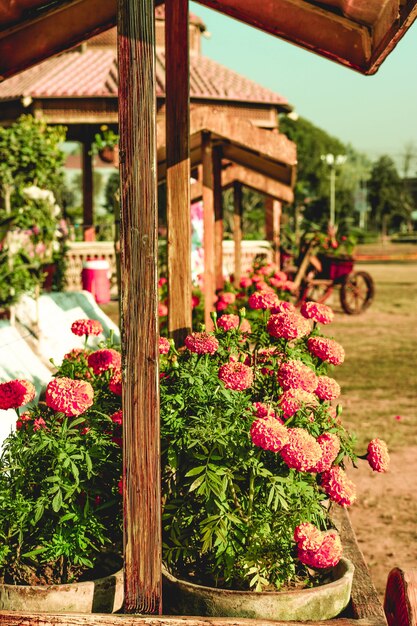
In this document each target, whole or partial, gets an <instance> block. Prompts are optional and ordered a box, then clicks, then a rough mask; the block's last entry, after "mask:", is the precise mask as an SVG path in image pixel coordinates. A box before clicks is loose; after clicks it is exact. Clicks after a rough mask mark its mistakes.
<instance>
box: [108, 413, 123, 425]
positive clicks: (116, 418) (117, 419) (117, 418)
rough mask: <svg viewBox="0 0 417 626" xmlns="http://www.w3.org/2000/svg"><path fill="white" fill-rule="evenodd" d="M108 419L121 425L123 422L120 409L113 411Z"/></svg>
mask: <svg viewBox="0 0 417 626" xmlns="http://www.w3.org/2000/svg"><path fill="white" fill-rule="evenodd" d="M110 419H111V421H112V422H113V424H116V425H117V426H121V425H122V424H123V413H122V410H121V409H120V411H116V412H115V413H113V415H110Z"/></svg>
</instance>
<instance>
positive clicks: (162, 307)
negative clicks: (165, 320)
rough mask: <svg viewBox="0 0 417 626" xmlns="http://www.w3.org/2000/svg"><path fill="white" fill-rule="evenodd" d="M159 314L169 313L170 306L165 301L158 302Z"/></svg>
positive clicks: (161, 315) (163, 315)
mask: <svg viewBox="0 0 417 626" xmlns="http://www.w3.org/2000/svg"><path fill="white" fill-rule="evenodd" d="M158 315H159V317H165V316H166V315H168V307H167V305H166V304H164V303H163V302H160V303H159V304H158Z"/></svg>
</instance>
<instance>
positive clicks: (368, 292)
mask: <svg viewBox="0 0 417 626" xmlns="http://www.w3.org/2000/svg"><path fill="white" fill-rule="evenodd" d="M374 293H375V287H374V281H373V280H372V277H371V276H370V275H369V274H368V272H352V273H351V274H348V275H347V276H346V278H345V280H344V282H343V283H342V286H341V289H340V304H341V305H342V308H343V310H344V311H345V313H348V314H349V315H359V313H362V312H363V311H366V309H367V308H368V307H369V306H370V305H371V303H372V300H373V299H374Z"/></svg>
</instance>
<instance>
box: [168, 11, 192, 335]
mask: <svg viewBox="0 0 417 626" xmlns="http://www.w3.org/2000/svg"><path fill="white" fill-rule="evenodd" d="M165 59H166V70H165V89H166V159H167V177H166V184H167V231H168V232H167V244H168V293H169V308H168V330H169V333H170V335H171V336H172V337H173V338H174V340H175V343H176V345H177V346H178V345H181V344H182V343H183V342H184V339H185V337H186V336H187V335H188V334H189V333H190V331H191V200H190V197H191V193H190V173H191V172H190V95H189V93H190V87H189V82H190V79H189V65H190V62H189V29H188V0H167V2H166V3H165Z"/></svg>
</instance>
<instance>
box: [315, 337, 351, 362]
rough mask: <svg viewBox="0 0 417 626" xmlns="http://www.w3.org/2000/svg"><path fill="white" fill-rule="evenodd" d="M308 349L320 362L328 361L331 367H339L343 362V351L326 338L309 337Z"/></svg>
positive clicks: (337, 344)
mask: <svg viewBox="0 0 417 626" xmlns="http://www.w3.org/2000/svg"><path fill="white" fill-rule="evenodd" d="M307 344H308V349H309V351H310V352H311V354H313V355H314V356H317V357H318V358H319V359H321V360H322V361H328V362H329V363H331V364H332V365H341V364H342V363H343V361H344V360H345V351H344V350H343V348H342V346H341V345H340V344H339V343H337V341H334V339H328V337H310V338H309V339H308V342H307Z"/></svg>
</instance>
